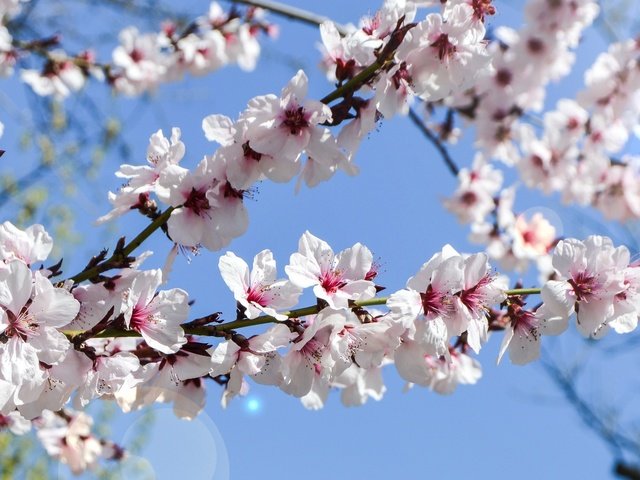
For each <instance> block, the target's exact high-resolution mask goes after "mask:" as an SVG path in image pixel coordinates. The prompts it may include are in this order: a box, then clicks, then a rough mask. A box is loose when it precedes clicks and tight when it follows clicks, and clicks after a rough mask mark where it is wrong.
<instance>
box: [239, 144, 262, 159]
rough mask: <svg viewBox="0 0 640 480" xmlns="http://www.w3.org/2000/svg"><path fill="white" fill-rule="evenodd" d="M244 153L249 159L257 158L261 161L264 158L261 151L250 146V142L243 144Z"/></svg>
mask: <svg viewBox="0 0 640 480" xmlns="http://www.w3.org/2000/svg"><path fill="white" fill-rule="evenodd" d="M242 153H243V154H244V158H246V159H247V160H255V161H256V162H259V161H260V159H261V158H262V154H261V153H258V152H256V151H255V150H253V149H252V148H251V147H250V146H249V142H246V143H244V144H243V145H242Z"/></svg>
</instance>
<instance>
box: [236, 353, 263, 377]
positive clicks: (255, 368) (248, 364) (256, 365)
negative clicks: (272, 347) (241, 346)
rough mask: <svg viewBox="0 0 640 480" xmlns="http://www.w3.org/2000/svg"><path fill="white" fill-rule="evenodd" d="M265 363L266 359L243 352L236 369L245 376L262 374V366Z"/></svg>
mask: <svg viewBox="0 0 640 480" xmlns="http://www.w3.org/2000/svg"><path fill="white" fill-rule="evenodd" d="M264 362H265V358H264V357H263V356H262V355H254V354H253V353H249V352H242V353H241V354H240V358H238V363H237V364H236V367H237V369H238V370H240V371H241V372H242V373H244V374H245V375H255V374H257V373H260V370H262V365H263V364H264Z"/></svg>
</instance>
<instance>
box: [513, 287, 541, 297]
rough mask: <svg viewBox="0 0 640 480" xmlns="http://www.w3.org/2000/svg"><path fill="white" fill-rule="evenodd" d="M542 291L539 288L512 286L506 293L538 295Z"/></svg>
mask: <svg viewBox="0 0 640 480" xmlns="http://www.w3.org/2000/svg"><path fill="white" fill-rule="evenodd" d="M541 291H542V289H541V288H514V289H513V290H507V291H506V292H505V293H506V294H507V295H510V296H511V295H538V294H539V293H540V292H541Z"/></svg>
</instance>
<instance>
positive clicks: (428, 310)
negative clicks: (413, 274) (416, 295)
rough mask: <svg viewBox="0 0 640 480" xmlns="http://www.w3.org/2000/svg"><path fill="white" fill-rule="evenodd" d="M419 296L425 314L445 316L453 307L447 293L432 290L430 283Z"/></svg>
mask: <svg viewBox="0 0 640 480" xmlns="http://www.w3.org/2000/svg"><path fill="white" fill-rule="evenodd" d="M420 298H421V299H422V308H423V310H424V315H425V316H429V315H431V316H433V317H440V316H446V315H447V314H448V313H450V312H451V310H452V309H453V304H452V303H451V301H450V300H449V298H448V295H447V294H446V293H442V292H438V291H437V290H434V289H433V287H432V286H431V285H429V286H428V287H427V291H426V292H424V293H421V294H420Z"/></svg>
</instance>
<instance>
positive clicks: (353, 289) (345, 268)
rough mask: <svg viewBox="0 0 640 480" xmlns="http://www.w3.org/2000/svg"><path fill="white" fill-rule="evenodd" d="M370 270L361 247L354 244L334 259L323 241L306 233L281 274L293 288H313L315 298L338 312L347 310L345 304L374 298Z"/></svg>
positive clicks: (368, 257)
mask: <svg viewBox="0 0 640 480" xmlns="http://www.w3.org/2000/svg"><path fill="white" fill-rule="evenodd" d="M372 266H373V255H372V254H371V252H370V251H369V249H368V248H367V247H365V246H364V245H361V244H360V243H357V244H355V245H354V246H353V247H351V248H348V249H346V250H343V251H342V252H340V253H339V254H338V255H335V254H334V253H333V250H332V249H331V247H330V246H329V245H328V244H327V243H326V242H325V241H323V240H320V239H319V238H318V237H315V236H314V235H312V234H311V233H310V232H308V231H307V232H305V233H304V234H303V235H302V237H301V238H300V241H299V243H298V252H297V253H294V254H293V255H291V258H290V260H289V265H287V266H286V267H285V271H286V272H287V275H288V276H289V278H290V279H291V282H292V283H293V284H294V285H296V286H298V287H301V288H307V287H313V293H314V294H315V295H316V297H318V298H320V299H322V300H324V301H326V302H327V304H328V305H329V306H331V307H332V308H340V307H347V305H348V302H349V300H366V299H368V298H372V297H373V296H374V295H375V285H374V283H373V282H372V281H371V280H370V279H369V278H370V274H371V272H372Z"/></svg>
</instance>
